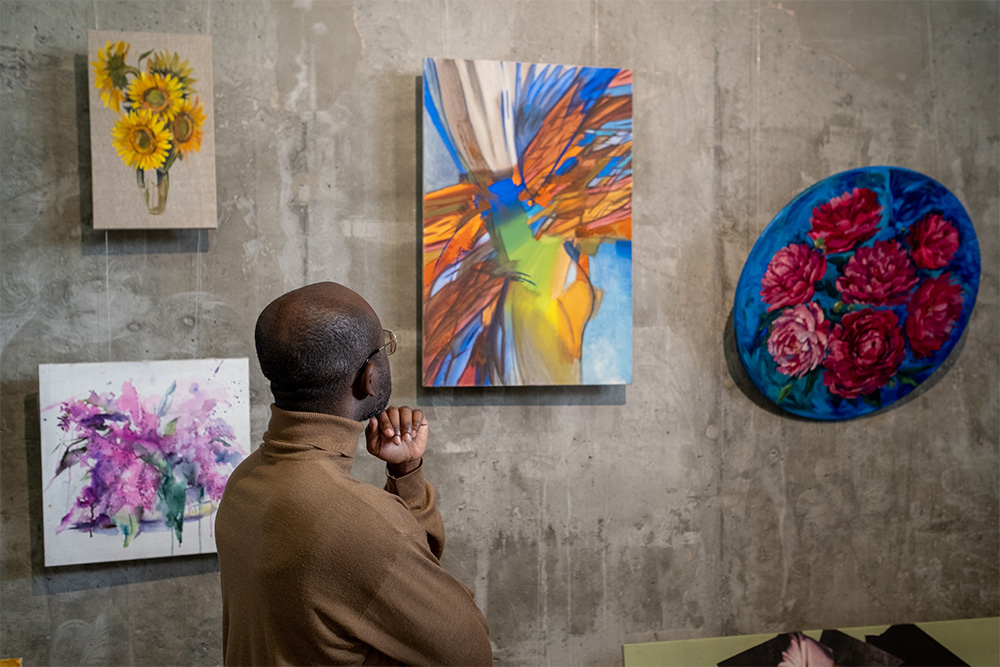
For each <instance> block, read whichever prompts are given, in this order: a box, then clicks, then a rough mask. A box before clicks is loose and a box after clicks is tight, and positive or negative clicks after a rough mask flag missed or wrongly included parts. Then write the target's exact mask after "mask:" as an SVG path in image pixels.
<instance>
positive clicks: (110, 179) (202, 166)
mask: <svg viewBox="0 0 1000 667" xmlns="http://www.w3.org/2000/svg"><path fill="white" fill-rule="evenodd" d="M87 43H88V47H87V48H88V55H89V57H88V61H89V63H90V67H89V68H88V69H89V75H90V84H91V85H90V108H89V111H90V114H89V115H90V158H91V172H92V176H93V202H94V228H95V229H182V228H214V227H217V226H218V221H217V219H216V192H215V138H214V136H215V135H214V128H213V118H214V116H213V113H214V111H213V98H214V93H213V77H212V41H211V37H209V36H208V35H196V34H170V33H151V32H112V31H98V30H90V31H88V40H87Z"/></svg>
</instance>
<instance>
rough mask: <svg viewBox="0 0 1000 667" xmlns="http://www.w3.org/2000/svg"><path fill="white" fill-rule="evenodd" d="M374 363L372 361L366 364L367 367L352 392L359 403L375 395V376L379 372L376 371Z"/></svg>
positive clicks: (362, 371)
mask: <svg viewBox="0 0 1000 667" xmlns="http://www.w3.org/2000/svg"><path fill="white" fill-rule="evenodd" d="M374 361H375V360H374V359H372V360H371V361H369V362H368V363H367V364H365V367H364V368H362V369H361V372H360V373H359V374H358V379H357V380H356V381H355V382H354V386H353V387H352V390H353V392H354V398H355V399H356V400H358V401H363V400H365V399H366V398H368V397H369V396H374V395H375V375H376V373H377V372H378V371H376V369H375V364H374V363H373V362H374Z"/></svg>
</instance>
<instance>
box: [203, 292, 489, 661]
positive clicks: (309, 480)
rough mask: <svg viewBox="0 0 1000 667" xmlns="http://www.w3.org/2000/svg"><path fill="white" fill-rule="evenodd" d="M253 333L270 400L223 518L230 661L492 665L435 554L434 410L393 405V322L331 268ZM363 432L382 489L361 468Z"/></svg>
mask: <svg viewBox="0 0 1000 667" xmlns="http://www.w3.org/2000/svg"><path fill="white" fill-rule="evenodd" d="M255 339H256V345H257V356H258V358H259V359H260V365H261V370H262V371H263V372H264V375H265V376H266V377H267V378H268V380H270V381H271V392H272V393H273V394H274V404H273V405H272V406H271V421H270V423H269V425H268V429H267V432H266V433H265V434H264V442H263V444H262V445H261V446H260V448H259V449H257V451H255V452H254V453H253V454H251V455H250V456H249V457H248V458H247V459H246V460H245V461H244V462H243V463H241V464H240V466H239V467H238V468H237V469H236V471H235V472H233V475H232V477H230V479H229V482H228V484H227V486H226V491H225V494H224V495H223V498H222V503H221V505H220V507H219V513H218V518H217V520H216V542H217V545H218V550H219V564H220V570H221V578H222V613H223V622H222V624H223V628H222V653H223V660H224V662H225V664H227V665H243V664H266V665H286V664H289V665H304V664H312V665H315V664H324V665H327V664H358V665H361V664H399V663H404V664H434V665H445V664H459V665H489V664H492V653H491V649H490V643H489V638H488V630H487V628H486V621H485V620H484V619H483V616H482V614H481V613H480V612H479V609H478V608H477V607H476V605H475V602H473V599H472V594H471V592H470V591H469V590H468V589H467V588H466V587H465V586H463V585H462V584H461V583H460V582H459V581H458V580H456V579H455V578H453V577H452V576H451V575H449V574H448V573H447V572H446V571H445V570H444V569H443V568H442V567H441V564H440V562H439V561H438V558H439V557H440V556H441V551H442V549H443V548H444V525H443V524H442V522H441V515H440V513H439V512H438V510H437V504H436V492H435V490H434V487H433V486H431V485H430V483H428V482H426V481H424V477H423V469H422V467H421V463H422V460H423V459H422V457H423V454H424V450H425V448H426V446H427V432H428V424H427V420H426V419H425V418H424V415H423V413H422V412H421V411H420V410H411V409H410V408H406V407H401V408H395V407H391V408H388V409H386V405H387V403H388V400H389V394H390V391H391V387H392V384H391V381H390V376H389V359H388V355H390V354H392V353H393V352H394V351H395V346H396V338H395V336H394V335H393V334H392V333H391V332H388V331H384V330H383V329H382V325H381V323H380V321H379V319H378V316H377V315H376V314H375V311H373V310H372V308H371V306H369V305H368V303H367V302H366V301H365V300H364V299H363V298H361V297H360V296H359V295H358V294H356V293H354V292H352V291H351V290H349V289H347V288H346V287H344V286H342V285H338V284H335V283H319V284H315V285H309V286H307V287H303V288H301V289H297V290H294V291H292V292H289V293H288V294H285V295H284V296H281V297H279V298H278V299H276V300H275V301H273V302H272V303H271V304H270V305H268V306H267V307H266V308H265V309H264V311H263V312H262V313H261V314H260V317H259V318H258V320H257V328H256V331H255ZM362 431H364V432H365V440H366V442H367V448H368V451H369V452H370V453H371V454H373V455H374V456H376V457H378V458H379V459H382V460H383V461H385V462H386V477H387V479H386V483H385V490H384V491H383V490H379V489H377V488H375V487H373V486H370V485H368V484H362V483H361V482H358V481H356V480H354V479H353V478H352V477H351V476H350V474H349V473H350V470H351V463H352V461H353V456H354V452H355V449H356V448H357V442H358V438H359V437H360V435H361V432H362Z"/></svg>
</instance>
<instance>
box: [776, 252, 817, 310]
mask: <svg viewBox="0 0 1000 667" xmlns="http://www.w3.org/2000/svg"><path fill="white" fill-rule="evenodd" d="M825 273H826V258H825V257H823V255H822V254H820V253H818V252H816V251H815V250H813V249H812V248H810V247H809V245H808V244H805V243H793V244H791V245H788V246H785V247H784V248H782V249H781V250H779V251H778V252H776V253H774V257H772V258H771V261H770V263H769V264H768V265H767V270H766V271H765V272H764V277H763V278H761V281H760V287H761V289H760V296H761V298H762V299H764V302H765V303H767V304H768V308H767V310H768V312H771V311H772V310H777V309H778V308H783V307H784V306H794V305H796V304H799V303H805V302H806V301H809V300H810V299H811V298H813V294H815V293H816V288H815V287H814V286H813V283H815V282H816V281H817V280H819V279H820V278H822V277H823V274H825Z"/></svg>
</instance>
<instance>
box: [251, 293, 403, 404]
mask: <svg viewBox="0 0 1000 667" xmlns="http://www.w3.org/2000/svg"><path fill="white" fill-rule="evenodd" d="M254 340H255V342H256V345H257V358H258V359H259V360H260V368H261V370H262V371H263V372H264V377H266V378H267V379H268V380H270V381H271V392H272V393H273V394H274V401H275V404H276V405H277V406H278V407H280V408H284V409H288V410H298V411H306V412H334V413H336V410H334V409H333V408H334V406H337V405H341V404H343V402H344V400H345V399H346V398H347V397H349V396H351V393H352V387H353V385H354V383H355V380H356V379H357V377H358V371H359V370H360V369H361V365H362V364H363V363H364V361H365V358H366V357H367V356H368V355H369V354H371V352H372V350H375V349H377V348H378V347H379V346H380V345H381V344H382V325H381V323H380V322H379V319H378V316H377V315H376V314H375V311H374V310H372V308H371V306H369V305H368V302H366V301H365V300H364V299H363V298H361V296H360V295H358V294H357V293H355V292H353V291H352V290H350V289H348V288H346V287H344V286H343V285H338V284H337V283H316V284H314V285H307V286H305V287H301V288H299V289H297V290H293V291H291V292H288V293H287V294H284V295H282V296H280V297H278V298H277V299H275V300H274V301H272V302H271V303H270V304H268V306H267V307H266V308H264V310H263V311H262V312H261V314H260V317H258V318H257V327H256V329H255V331H254ZM372 363H376V364H381V366H382V367H381V368H379V370H380V371H381V372H382V373H384V376H385V377H384V387H379V392H378V394H379V395H378V396H375V397H374V398H375V399H376V402H381V401H382V399H383V394H384V401H385V402H388V398H389V388H390V386H391V385H390V380H389V368H388V361H387V360H385V359H384V355H376V358H375V359H374V360H373V362H372ZM384 407H385V405H384V403H383V404H382V405H381V406H369V407H368V410H367V412H365V414H364V415H342V416H345V417H349V418H352V419H364V418H367V417H366V415H367V413H368V412H371V411H374V410H375V408H378V410H377V411H376V414H377V412H380V411H381V410H382V409H384Z"/></svg>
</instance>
